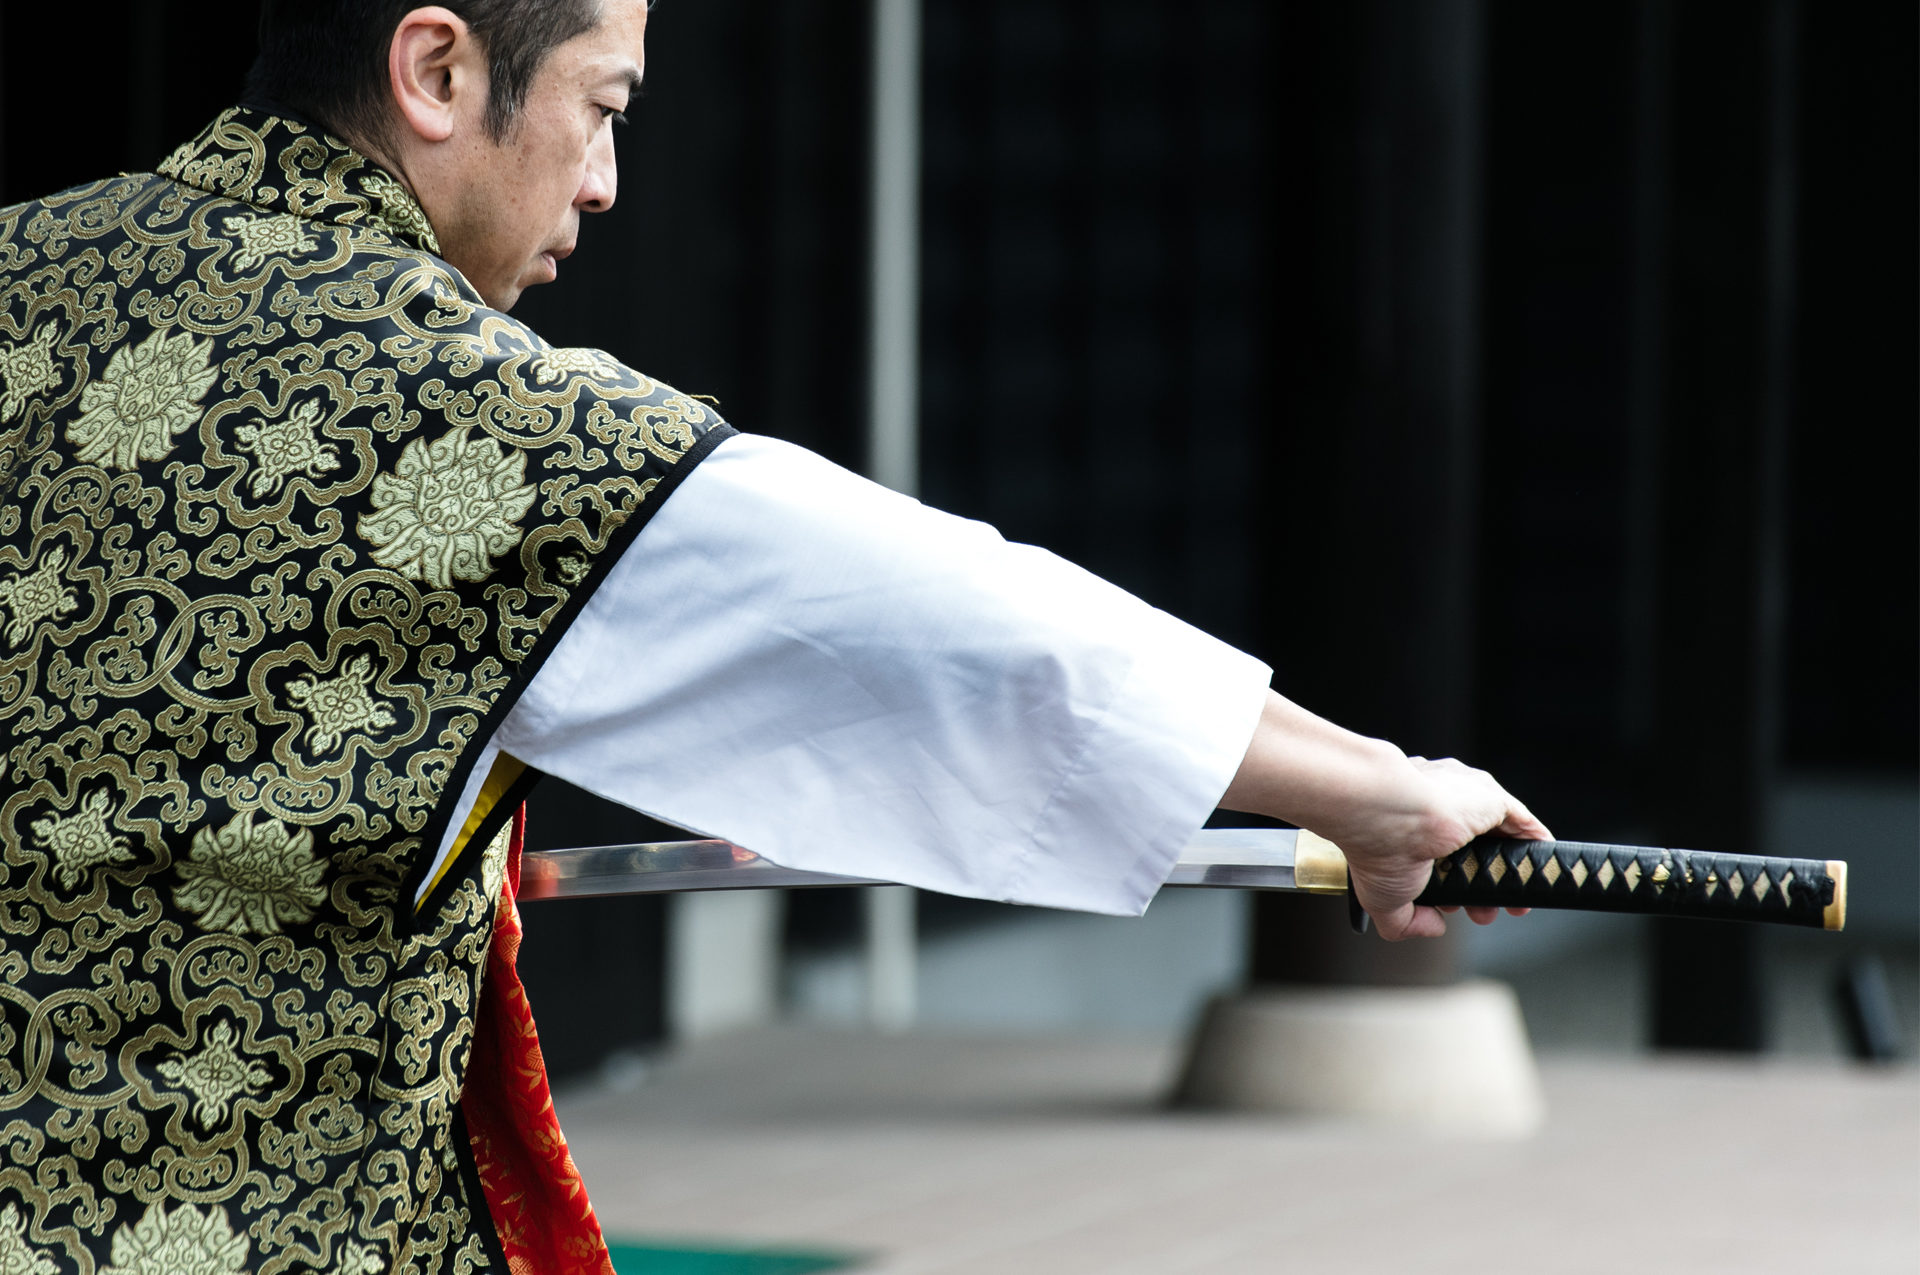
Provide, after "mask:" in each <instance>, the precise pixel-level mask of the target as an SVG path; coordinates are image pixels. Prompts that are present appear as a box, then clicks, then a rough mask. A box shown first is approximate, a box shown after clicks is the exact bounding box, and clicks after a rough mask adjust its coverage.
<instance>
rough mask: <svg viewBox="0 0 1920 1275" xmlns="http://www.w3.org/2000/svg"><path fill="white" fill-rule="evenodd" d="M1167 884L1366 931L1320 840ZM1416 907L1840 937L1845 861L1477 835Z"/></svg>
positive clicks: (645, 872) (711, 883)
mask: <svg viewBox="0 0 1920 1275" xmlns="http://www.w3.org/2000/svg"><path fill="white" fill-rule="evenodd" d="M891 884H893V882H890V881H883V880H879V879H875V878H869V877H847V876H837V875H835V874H833V873H830V872H808V871H805V870H802V869H799V868H788V867H782V866H781V865H780V864H777V863H775V862H773V861H772V860H770V859H767V858H764V857H763V856H761V855H758V854H755V853H754V852H753V851H751V850H749V849H747V848H746V847H744V846H737V845H734V844H733V843H732V842H730V841H655V842H644V843H640V844H636V845H623V846H584V847H580V848H576V849H571V850H543V851H536V852H530V853H528V854H527V855H526V856H524V858H523V861H522V864H521V869H520V893H519V895H518V898H519V899H520V900H521V901H523V902H532V901H535V900H541V899H575V898H588V897H592V896H596V895H610V894H663V893H670V892H675V891H683V890H765V889H788V890H791V889H810V888H818V887H822V886H861V885H891ZM1166 885H1167V886H1168V887H1170V888H1196V887H1197V888H1202V889H1229V890H1293V891H1300V892H1303V893H1307V894H1343V895H1346V896H1347V899H1348V907H1349V910H1350V912H1351V914H1352V916H1353V919H1354V926H1355V928H1356V929H1364V928H1365V921H1366V914H1365V913H1364V912H1363V911H1361V909H1360V907H1359V904H1358V903H1357V902H1356V901H1355V900H1354V898H1353V893H1352V890H1351V888H1350V886H1349V881H1348V876H1347V860H1346V856H1345V855H1343V854H1341V852H1340V849H1339V847H1338V846H1336V845H1334V844H1333V843H1332V842H1330V841H1328V840H1327V839H1326V838H1324V837H1320V836H1316V835H1315V834H1313V833H1311V832H1307V831H1304V830H1295V829H1292V828H1206V829H1202V830H1201V831H1200V832H1199V833H1197V834H1195V836H1194V838H1193V840H1192V841H1190V842H1189V843H1188V844H1187V847H1186V849H1184V850H1182V851H1181V853H1180V857H1179V859H1178V860H1177V861H1176V862H1175V863H1174V865H1173V870H1172V871H1171V872H1170V873H1168V874H1167V879H1166ZM1416 902H1419V903H1430V904H1434V905H1436V906H1443V907H1444V906H1451V905H1456V904H1457V905H1460V906H1463V907H1481V906H1485V907H1511V908H1521V907H1525V908H1560V909H1567V910H1572V911H1580V912H1624V913H1639V914H1644V915H1649V916H1687V917H1699V918H1705V919H1712V920H1723V921H1764V922H1776V923H1779V924H1784V925H1805V926H1812V927H1814V928H1817V929H1827V930H1838V929H1840V928H1842V927H1843V926H1845V925H1846V921H1847V865H1846V863H1845V862H1844V861H1842V860H1839V859H1788V858H1775V857H1770V856H1764V855H1738V854H1707V853H1704V852H1702V851H1698V850H1670V849H1664V848H1660V847H1655V846H1615V845H1600V844H1596V843H1593V842H1586V841H1521V840H1515V839H1512V838H1506V837H1482V838H1480V839H1479V840H1477V841H1473V842H1470V843H1469V844H1467V845H1466V846H1464V847H1462V848H1461V849H1459V850H1456V851H1455V852H1454V853H1452V854H1450V855H1448V856H1447V857H1446V858H1444V859H1437V860H1435V861H1434V865H1433V877H1432V879H1431V881H1430V882H1429V883H1428V885H1427V888H1426V890H1425V891H1424V892H1423V893H1422V894H1421V895H1420V897H1419V898H1418V899H1417V900H1416Z"/></svg>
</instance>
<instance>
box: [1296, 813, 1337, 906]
mask: <svg viewBox="0 0 1920 1275" xmlns="http://www.w3.org/2000/svg"><path fill="white" fill-rule="evenodd" d="M1293 881H1294V886H1295V888H1296V889H1299V890H1304V891H1306V892H1307V893H1309V894H1345V893H1346V892H1347V856H1346V855H1344V854H1342V853H1340V847H1339V846H1336V845H1334V844H1333V842H1331V841H1328V840H1327V839H1326V838H1325V837H1323V836H1320V835H1319V834H1318V833H1312V832H1308V831H1307V830H1306V829H1305V828H1302V829H1301V830H1300V835H1299V837H1298V839H1296V840H1295V841H1294V843H1293Z"/></svg>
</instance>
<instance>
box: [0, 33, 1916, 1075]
mask: <svg viewBox="0 0 1920 1275" xmlns="http://www.w3.org/2000/svg"><path fill="white" fill-rule="evenodd" d="M251 11H252V6H251V5H250V4H245V3H226V2H215V3H206V2H199V3H194V4H191V5H189V4H185V3H182V2H179V0H173V2H169V3H157V2H156V3H146V4H135V3H120V4H105V5H99V6H94V7H93V8H92V9H90V10H89V19H88V26H89V30H88V32H87V36H88V44H87V52H86V56H85V59H84V60H83V61H79V60H76V55H75V54H74V53H73V52H72V50H73V48H74V45H73V43H72V33H71V29H70V26H69V25H68V24H67V22H65V21H58V22H56V18H64V16H65V15H56V14H52V13H50V12H48V11H46V10H44V9H41V8H40V7H37V6H36V7H33V8H26V7H22V6H18V5H9V6H7V7H6V8H5V10H4V11H3V12H0V197H3V198H5V199H8V200H12V199H19V198H26V197H30V196H32V195H36V194H40V193H43V192H45V191H48V190H51V189H55V188H57V187H59V186H62V185H65V184H69V183H72V182H76V181H80V180H83V179H87V178H90V177H94V176H97V175H99V174H100V173H101V172H103V171H105V170H111V169H125V168H139V167H147V166H150V165H151V164H152V163H153V162H154V161H155V159H157V158H158V157H159V156H160V155H161V154H162V153H164V151H165V150H166V149H168V148H169V147H170V146H171V145H172V144H173V143H174V142H176V141H177V140H179V139H181V138H184V137H185V136H186V135H188V134H189V133H190V132H192V131H193V130H194V129H195V128H197V127H198V126H199V124H200V123H202V122H203V121H204V120H205V119H206V118H208V117H210V116H211V115H212V114H213V113H214V112H215V111H216V110H217V109H218V108H219V107H220V106H221V105H223V104H224V103H226V102H227V101H228V100H230V99H231V98H232V97H233V95H234V94H235V93H236V92H237V87H238V84H239V80H240V77H241V75H242V73H243V70H244V67H245V64H246V62H247V61H248V60H249V57H250V52H251V44H252V38H251V21H252V18H251ZM866 20H867V10H866V6H865V5H864V4H859V3H852V2H850V0H820V2H818V3H814V4H808V5H790V4H771V3H758V4H755V3H748V2H746V0H697V2H689V3H675V4H670V5H667V6H664V7H663V8H661V9H660V11H659V12H658V13H656V14H655V16H654V19H653V28H652V31H651V33H650V49H649V58H650V61H649V73H648V90H647V95H646V97H645V98H644V99H643V100H642V101H640V102H639V103H637V104H636V105H637V109H636V110H634V111H632V112H630V115H632V117H633V118H634V121H635V122H634V125H633V127H631V128H630V129H628V130H626V131H625V132H624V133H622V135H621V138H620V142H619V147H620V159H621V190H620V200H619V205H618V207H617V208H616V209H615V210H614V211H613V212H612V213H610V214H608V215H607V216H605V217H602V218H598V219H593V220H591V221H590V223H589V225H588V228H587V230H586V232H585V234H584V236H583V244H582V251H581V254H580V255H579V256H578V257H576V258H575V259H574V260H573V261H572V262H569V263H568V268H567V270H566V271H565V272H564V277H563V279H562V281H561V282H560V283H559V284H557V285H555V286H553V287H552V288H550V289H546V290H543V291H540V292H536V293H534V294H532V295H530V296H529V297H528V299H527V301H526V302H525V303H524V309H523V315H524V317H526V318H527V319H528V320H529V321H530V322H532V323H533V324H534V325H535V326H536V327H537V328H539V329H540V330H541V331H542V332H543V333H544V334H545V335H547V336H548V337H549V338H550V339H553V340H556V341H565V342H577V343H583V344H596V345H601V346H604V347H605V348H608V349H610V350H612V351H613V352H614V353H616V354H617V355H619V356H620V357H622V358H623V359H626V360H627V361H629V362H632V363H634V364H636V365H638V366H640V367H643V368H645V369H646V370H647V371H649V372H650V373H653V374H656V375H659V376H661V377H663V378H665V379H667V380H669V381H671V382H673V383H675V384H677V385H679V386H680V387H681V388H683V389H686V390H688V391H690V392H695V393H704V394H711V395H714V396H716V397H717V398H718V399H719V400H720V402H721V405H722V410H723V411H725V412H726V414H727V415H728V416H729V417H730V418H731V419H733V420H734V421H736V422H737V423H739V424H741V425H742V426H744V427H746V428H749V429H755V430H762V431H766V432H770V433H775V434H779V435H782V436H784V437H788V438H791V439H794V440H796V441H798V442H801V443H803V444H806V445H808V446H812V447H815V448H817V449H819V450H821V451H823V452H824V453H826V454H827V455H828V456H830V457H832V458H834V459H836V460H839V461H842V462H843V463H848V464H853V465H858V463H859V462H860V460H861V445H860V438H861V435H862V430H863V428H864V421H863V419H862V412H863V410H864V409H863V403H864V393H863V390H862V380H861V378H862V376H863V363H862V360H863V349H864V340H865V335H864V323H865V316H864V308H863V307H864V302H863V297H864V287H865V280H864V273H863V271H864V252H865V198H866V190H865V178H864V172H865V164H866V126H865V110H866V87H865V86H866V79H867V50H866V36H865V31H866ZM925 29H926V62H925V66H926V82H925V93H926V130H925V146H926V150H925V165H924V188H923V193H924V207H925V234H926V241H925V265H924V287H925V298H924V306H923V322H924V341H923V351H922V352H923V358H924V375H925V379H924V386H923V394H922V412H923V418H924V427H925V442H924V448H925V452H924V455H925V472H924V475H923V484H924V489H925V493H926V495H927V498H928V499H929V500H931V501H933V502H934V503H938V504H941V505H944V506H945V507H948V508H951V509H954V510H955V511H957V512H960V513H964V514H969V515H974V516H980V517H985V518H988V519H990V520H992V521H994V522H996V523H997V524H998V525H1000V526H1001V528H1002V529H1003V530H1004V531H1006V532H1007V533H1008V534H1009V535H1010V536H1013V537H1015V538H1018V539H1025V540H1030V541H1034V542H1038V543H1041V544H1045V545H1048V546H1049V547H1052V548H1055V549H1057V550H1059V551H1060V552H1062V553H1065V554H1066V555H1068V556H1070V557H1073V558H1075V559H1077V560H1078V561H1080V562H1082V563H1084V564H1085V565H1087V566H1089V567H1091V568H1093V569H1094V570H1096V571H1099V572H1101V573H1102V574H1105V575H1108V576H1109V577H1111V578H1113V579H1115V580H1117V581H1118V582H1120V583H1122V584H1123V585H1126V586H1127V587H1129V588H1132V589H1134V590H1136V591H1138V592H1140V593H1142V594H1143V595H1145V596H1146V597H1148V598H1149V599H1151V600H1153V601H1154V602H1156V603H1158V604H1160V605H1162V606H1164V607H1167V608H1168V609H1170V610H1173V611H1175V612H1176V613H1179V614H1181V615H1183V616H1185V617H1187V618H1189V619H1191V620H1193V621H1194V622H1196V623H1198V624H1201V625H1202V626H1204V627H1207V628H1210V629H1212V630H1214V631H1216V632H1219V633H1221V634H1222V635H1223V636H1225V637H1227V638H1229V639H1230V640H1232V641H1235V642H1236V643H1239V644H1241V645H1243V646H1246V647H1247V648H1249V649H1251V650H1254V651H1256V652H1258V653H1260V654H1261V655H1263V656H1264V657H1265V658H1267V659H1268V660H1269V661H1270V662H1272V663H1273V664H1274V665H1275V666H1276V668H1277V669H1278V684H1279V685H1280V686H1281V687H1282V688H1283V689H1284V690H1286V691H1287V692H1288V693H1289V694H1291V695H1293V696H1294V697H1295V698H1298V699H1300V700H1302V701H1303V702H1305V703H1307V704H1308V705H1309V706H1312V707H1314V708H1317V709H1320V710H1321V711H1324V712H1326V713H1328V714H1329V715H1331V716H1334V717H1336V718H1337V719H1340V720H1343V721H1346V722H1348V723H1350V724H1352V725H1354V726H1355V727H1357V728H1359V729H1363V730H1367V731H1372V732H1376V733H1380V734H1385V735H1388V736H1390V737H1392V738H1395V739H1396V740H1399V741H1400V742H1402V743H1403V744H1405V745H1406V746H1407V747H1408V748H1409V750H1411V751H1416V752H1430V753H1448V752H1458V753H1462V754H1466V755H1470V756H1472V757H1474V758H1475V759H1476V760H1479V761H1481V762H1482V763H1483V764H1486V765H1488V766H1489V767H1490V768H1492V769H1494V770H1495V771H1496V773H1499V774H1500V775H1501V776H1502V777H1503V778H1504V779H1506V780H1507V781H1508V782H1509V783H1510V785H1511V786H1512V787H1513V788H1515V790H1516V791H1519V792H1521V793H1522V794H1523V795H1524V796H1525V797H1527V799H1528V800H1529V801H1530V802H1532V804H1533V805H1534V806H1535V807H1536V808H1537V809H1539V810H1540V811H1541V812H1542V813H1543V814H1546V815H1547V816H1548V817H1549V818H1550V819H1551V821H1552V822H1553V823H1554V824H1555V826H1556V828H1557V829H1558V830H1560V831H1562V832H1563V833H1565V834H1578V835H1584V836H1589V837H1594V838H1607V837H1621V838H1626V837H1635V838H1642V837H1643V838H1648V839H1655V840H1665V841H1668V842H1671V843H1679V844H1684V843H1689V842H1691V843H1695V844H1699V843H1711V844H1714V845H1742V844H1751V843H1752V842H1753V841H1754V839H1755V838H1756V837H1757V835H1758V831H1759V823H1760V820H1761V818H1762V811H1763V808H1764V805H1765V800H1766V795H1767V793H1768V791H1769V790H1770V788H1771V786H1772V785H1774V784H1775V783H1777V782H1778V780H1779V778H1780V777H1781V776H1782V775H1783V774H1787V773H1815V772H1818V773H1834V774H1847V775H1865V776H1880V777H1882V778H1883V779H1888V780H1889V781H1891V782H1899V783H1911V781H1912V776H1913V773H1914V769H1915V763H1916V760H1917V758H1916V737H1917V736H1920V731H1917V730H1916V702H1920V686H1916V660H1915V652H1916V642H1915V638H1916V630H1917V627H1920V622H1917V621H1916V599H1917V598H1920V588H1916V583H1917V578H1920V571H1917V570H1916V566H1917V564H1916V544H1917V543H1920V527H1917V526H1916V501H1915V481H1914V480H1915V475H1916V471H1917V470H1920V466H1917V465H1916V460H1920V456H1917V455H1916V438H1917V434H1916V428H1915V426H1916V411H1915V408H1916V392H1915V385H1916V378H1915V365H1914V357H1915V349H1916V330H1915V328H1916V323H1915V314H1916V305H1915V302H1916V262H1915V255H1914V254H1915V226H1916V216H1915V214H1916V180H1915V171H1916V165H1915V160H1916V137H1915V110H1914V107H1915V87H1916V85H1915V66H1914V50H1915V45H1916V31H1915V14H1914V10H1913V8H1912V7H1911V6H1895V5H1884V6H1881V5H1876V6H1834V5H1814V4H1809V3H1804V2H1801V0H1769V2H1768V3H1746V2H1734V0H1725V2H1721V3H1690V4H1684V5H1682V4H1671V3H1661V2H1659V0H1636V2H1633V3H1626V2H1618V0H1607V2H1604V3H1602V2H1598V0H1590V2H1583V3H1572V4H1558V5H1536V4H1525V3H1519V2H1518V0H1484V2H1481V3H1474V2H1470V0H1427V2H1415V0H1405V2H1390V0H1354V2H1351V3H1349V2H1345V0H1289V2H1287V3H1273V2H1271V0H1204V2H1203V3H1198V4H1194V5H1191V6H1184V7H1182V8H1181V9H1179V10H1178V11H1177V12H1176V11H1175V10H1174V9H1172V8H1170V7H1168V6H1166V5H1158V4H1152V3H1148V2H1147V0H1097V2H1096V0H1021V3H1019V4H1013V5H1003V6H997V7H986V8H982V7H980V6H977V5H968V4H962V3H959V0H928V3H927V6H926V28H925ZM636 827H637V825H634V824H632V823H630V822H629V821H628V820H627V819H626V818H625V817H624V816H623V815H619V814H618V813H616V812H610V811H608V810H606V809H602V808H596V807H590V806H588V805H587V804H584V803H581V802H578V801H575V800H574V799H573V798H571V797H570V796H566V795H555V794H552V793H548V794H546V795H545V796H544V797H543V798H538V799H536V805H535V809H534V832H535V837H536V840H538V841H548V842H555V843H557V842H563V841H583V840H617V839H625V838H626V837H628V836H631V835H635V833H634V831H633V829H634V828H636ZM1904 852H1905V853H1909V854H1910V853H1913V847H1906V848H1905V851H1904ZM927 906H928V907H929V908H930V909H931V914H930V917H929V919H930V920H931V921H932V922H934V923H939V921H940V917H941V916H943V915H956V916H961V917H966V916H970V915H973V914H972V913H969V912H967V910H966V909H959V910H958V911H957V912H942V911H941V909H942V908H943V907H946V906H947V905H943V904H939V903H929V904H928V905H927ZM568 907H570V908H573V909H574V910H573V911H571V912H566V914H565V917H564V918H563V917H562V916H561V913H562V912H565V909H558V908H556V909H555V910H554V911H553V912H550V913H546V914H537V913H536V914H535V915H530V916H529V918H528V922H529V927H530V931H531V933H530V937H529V941H528V944H527V949H526V951H527V956H526V958H525V959H526V961H527V963H528V980H529V982H530V984H532V985H533V991H534V995H535V997H536V999H538V1000H540V1002H541V1003H542V1005H543V1015H542V1017H543V1022H545V1023H547V1024H548V1027H547V1035H548V1041H549V1051H550V1053H551V1054H552V1055H553V1056H554V1062H555V1063H556V1065H557V1066H558V1067H560V1068H562V1069H564V1068H565V1067H567V1066H570V1065H575V1064H577V1063H583V1062H584V1061H586V1060H588V1059H590V1058H591V1057H592V1056H593V1055H594V1053H595V1051H597V1050H598V1049H600V1048H602V1047H603V1046H604V1045H606V1044H609V1043H619V1042H610V1041H607V1040H605V1039H604V1038H603V1036H600V1035H596V1034H595V1031H594V1029H592V1028H591V1027H588V1028H585V1029H582V1028H579V1027H576V1026H574V1024H575V1023H576V1022H587V1023H591V1020H592V1015H591V1013H590V1012H589V1010H588V1007H589V1006H592V1005H595V1004H599V1005H602V1006H603V1007H604V1006H605V1005H607V1004H617V1005H622V1006H625V1007H626V1008H625V1009H624V1010H622V1012H621V1013H620V1015H618V1017H617V1021H619V1022H620V1023H621V1024H623V1026H622V1028H621V1030H623V1031H625V1032H626V1033H627V1034H628V1036H629V1037H631V1039H632V1040H634V1041H639V1040H644V1039H646V1038H648V1037H649V1036H651V1035H653V1034H656V1033H657V1032H658V1030H659V1024H660V1021H661V1019H660V1005H659V979H658V966H659V962H660V959H661V957H660V952H661V949H660V945H659V939H658V934H659V924H658V922H659V916H658V913H657V911H650V910H648V908H647V906H646V905H644V904H604V905H584V904H582V905H568ZM850 918H851V912H850V909H849V908H848V905H847V904H846V903H845V901H838V902H836V901H834V900H832V899H831V898H827V897H824V896H809V897H808V901H805V902H802V903H800V904H798V905H797V908H796V914H795V918H794V926H795V940H796V941H820V940H821V936H822V935H823V934H825V935H831V934H833V933H837V932H839V931H841V930H843V929H844V928H845V927H846V925H847V924H848V922H849V921H850ZM1279 919H1281V918H1279V914H1278V913H1274V914H1271V915H1269V916H1268V922H1269V924H1275V923H1278V921H1279ZM1683 946H1684V945H1683ZM1711 956H1712V954H1711V953H1708V954H1706V955H1702V954H1701V953H1699V952H1693V953H1691V954H1690V955H1689V954H1688V953H1687V952H1684V951H1682V952H1680V953H1679V954H1678V957H1677V958H1676V959H1686V960H1705V959H1709V958H1711ZM594 966H599V967H601V968H607V967H612V966H618V967H619V975H618V979H617V980H616V981H615V982H614V983H608V982H604V981H602V982H596V981H595V980H594V978H593V977H590V976H589V975H588V974H587V973H586V971H587V970H589V969H590V968H592V967H594ZM610 998H611V999H610ZM603 1021H614V1017H613V1016H605V1017H604V1018H603Z"/></svg>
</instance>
